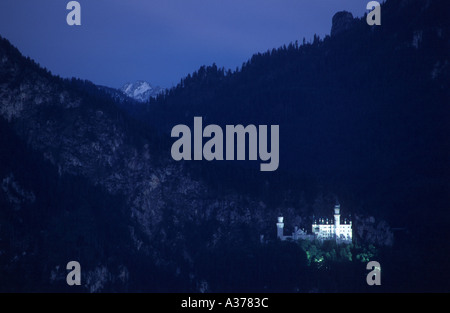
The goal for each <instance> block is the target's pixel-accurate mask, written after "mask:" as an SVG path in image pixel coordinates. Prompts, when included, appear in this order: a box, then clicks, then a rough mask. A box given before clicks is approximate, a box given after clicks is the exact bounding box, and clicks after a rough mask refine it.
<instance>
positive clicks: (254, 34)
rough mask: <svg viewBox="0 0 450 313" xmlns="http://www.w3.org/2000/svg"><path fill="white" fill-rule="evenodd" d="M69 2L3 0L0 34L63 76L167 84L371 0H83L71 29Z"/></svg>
mask: <svg viewBox="0 0 450 313" xmlns="http://www.w3.org/2000/svg"><path fill="white" fill-rule="evenodd" d="M68 2H69V1H68V0H67V1H66V0H40V1H29V0H28V1H27V0H1V1H0V35H1V36H2V37H5V38H6V39H8V40H10V41H11V43H12V44H13V45H15V46H16V47H18V48H19V50H20V51H21V52H22V53H23V54H25V55H26V56H29V57H31V58H32V59H34V60H36V61H37V62H38V63H40V64H41V65H42V66H45V67H46V68H48V69H49V70H50V71H51V72H52V73H54V74H58V75H60V76H62V77H79V78H82V79H88V80H91V81H93V82H94V83H96V84H100V85H106V86H110V87H120V86H122V85H123V84H124V83H126V82H133V81H136V80H146V81H149V82H150V83H152V84H154V85H160V86H161V87H166V88H167V87H171V86H172V85H176V84H177V83H178V82H179V81H180V79H181V78H182V77H184V76H186V75H187V74H188V73H191V72H193V71H195V70H197V69H198V68H199V67H200V66H201V65H210V64H212V63H214V62H215V63H216V64H217V65H218V66H219V67H222V66H223V67H225V68H231V69H233V70H234V69H235V68H236V67H238V66H241V65H242V63H243V62H245V61H247V60H248V59H249V58H250V57H251V56H252V54H254V53H257V52H265V51H267V50H268V49H272V48H277V47H279V46H282V45H283V44H288V43H289V42H293V41H295V40H299V42H301V41H302V39H303V37H305V38H306V39H307V40H310V39H311V38H312V37H313V35H314V33H316V34H318V35H320V37H324V36H325V35H327V34H329V33H330V29H331V18H332V16H333V15H334V13H336V12H337V11H341V10H347V11H350V12H352V13H353V15H354V16H356V17H361V16H363V15H364V13H365V12H366V10H365V7H366V4H367V2H368V1H364V0H149V1H144V0H96V1H92V0H89V1H86V0H84V1H83V0H80V1H79V2H80V4H81V11H82V14H81V15H82V16H81V23H82V25H81V26H72V27H70V26H68V25H67V24H66V16H67V13H69V11H68V10H66V5H67V3H68Z"/></svg>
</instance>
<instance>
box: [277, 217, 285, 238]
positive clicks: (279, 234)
mask: <svg viewBox="0 0 450 313" xmlns="http://www.w3.org/2000/svg"><path fill="white" fill-rule="evenodd" d="M283 220H284V218H283V217H282V216H280V217H279V218H278V223H277V237H278V238H280V239H281V240H283V238H284V222H283Z"/></svg>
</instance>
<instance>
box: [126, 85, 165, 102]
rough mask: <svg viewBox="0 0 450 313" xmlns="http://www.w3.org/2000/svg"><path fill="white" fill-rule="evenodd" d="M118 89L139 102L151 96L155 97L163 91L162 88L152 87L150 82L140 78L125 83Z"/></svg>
mask: <svg viewBox="0 0 450 313" xmlns="http://www.w3.org/2000/svg"><path fill="white" fill-rule="evenodd" d="M120 91H121V92H122V93H124V94H125V95H127V96H128V97H130V98H133V99H135V100H137V101H139V102H147V101H148V100H150V98H151V97H156V96H157V95H158V94H160V93H161V92H162V91H164V88H161V87H159V86H156V87H154V86H152V85H151V84H150V83H148V82H146V81H141V80H140V81H136V82H134V83H126V84H125V85H123V86H122V88H120Z"/></svg>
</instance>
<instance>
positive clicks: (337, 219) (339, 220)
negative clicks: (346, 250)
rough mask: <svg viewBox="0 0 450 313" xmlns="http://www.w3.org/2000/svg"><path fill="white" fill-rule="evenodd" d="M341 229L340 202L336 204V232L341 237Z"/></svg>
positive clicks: (337, 236)
mask: <svg viewBox="0 0 450 313" xmlns="http://www.w3.org/2000/svg"><path fill="white" fill-rule="evenodd" d="M340 229H341V206H340V204H339V203H337V204H336V205H335V206H334V232H335V234H336V238H339V237H340V236H341V233H340Z"/></svg>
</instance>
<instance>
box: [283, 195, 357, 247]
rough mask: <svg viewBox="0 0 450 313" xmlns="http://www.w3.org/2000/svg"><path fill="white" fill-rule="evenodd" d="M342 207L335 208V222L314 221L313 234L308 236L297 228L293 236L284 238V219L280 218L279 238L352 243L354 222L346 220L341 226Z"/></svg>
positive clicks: (336, 206)
mask: <svg viewBox="0 0 450 313" xmlns="http://www.w3.org/2000/svg"><path fill="white" fill-rule="evenodd" d="M340 210H341V206H340V205H339V204H336V205H335V206H334V221H333V220H330V221H329V220H328V219H323V218H320V219H319V220H318V222H317V220H315V219H314V220H313V224H312V234H307V233H306V232H305V231H304V230H301V229H298V228H297V227H295V230H294V232H293V233H292V236H284V218H283V217H282V216H280V217H279V218H278V223H277V237H278V238H280V239H281V240H286V239H292V240H298V239H306V240H314V239H317V240H321V241H322V240H336V242H337V243H351V242H352V237H353V236H352V221H347V219H345V220H344V222H343V224H341V213H340Z"/></svg>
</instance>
